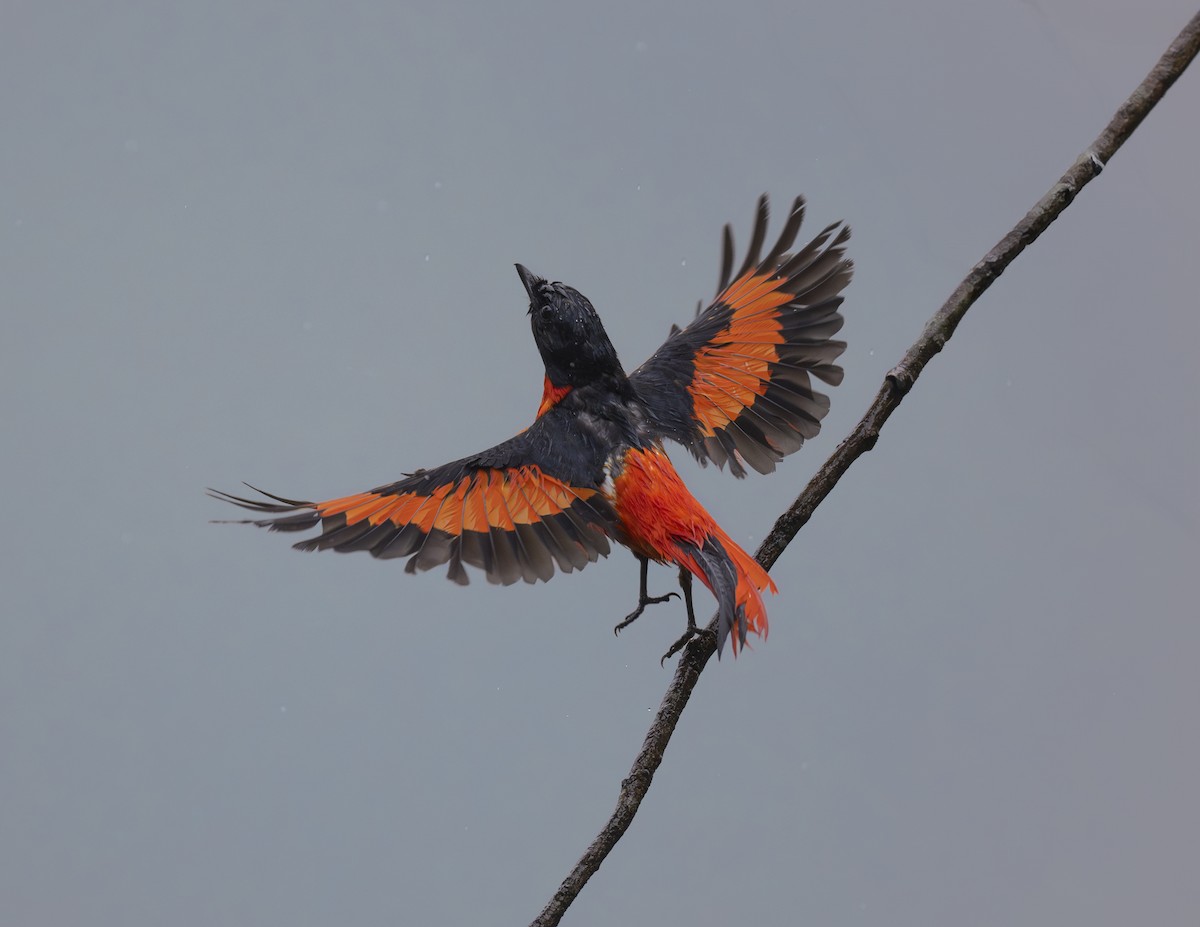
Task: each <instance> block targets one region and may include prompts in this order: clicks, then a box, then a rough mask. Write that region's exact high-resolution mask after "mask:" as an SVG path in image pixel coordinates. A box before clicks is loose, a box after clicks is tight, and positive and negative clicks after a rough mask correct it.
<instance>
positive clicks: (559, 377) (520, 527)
mask: <svg viewBox="0 0 1200 927" xmlns="http://www.w3.org/2000/svg"><path fill="white" fill-rule="evenodd" d="M767 216H768V210H767V198H766V197H765V196H764V197H762V198H761V199H760V200H759V203H758V211H757V215H756V219H755V223H754V231H753V234H752V236H751V243H750V247H749V249H748V252H747V254H746V258H745V260H743V262H742V264H741V266H740V267H739V268H738V270H737V272H736V273H734V272H733V259H734V251H733V237H732V233H731V231H730V229H729V227H728V226H726V227H725V235H724V242H723V244H724V247H723V262H722V270H721V277H720V283H719V284H718V287H717V297H716V299H715V300H714V301H713V303H712V304H711V305H710V306H709V307H708V308H707V309H704V310H703V311H702V312H699V313H698V314H697V316H696V318H695V319H694V320H693V321H692V323H691V324H690V325H688V326H687V327H686V328H684V329H678V328H676V329H673V331H672V333H671V335H670V337H669V338H668V339H667V341H666V342H665V343H664V344H663V345H662V347H660V348H659V349H658V351H656V352H655V354H654V356H653V357H651V358H650V359H649V360H648V361H646V363H644V364H642V366H641V367H639V368H638V369H637V370H635V371H633V373H631V374H628V375H626V373H625V371H624V369H623V368H622V366H621V363H620V361H619V360H618V359H617V352H616V350H615V349H614V348H613V345H612V342H611V341H610V340H609V337H608V334H607V333H606V332H605V330H604V326H603V325H602V324H601V323H600V317H599V316H598V315H597V314H596V310H595V309H593V308H592V304H591V303H590V302H588V300H587V299H586V298H585V297H584V296H583V295H582V294H581V293H580V292H579V291H578V290H575V289H573V288H571V287H569V286H566V285H565V284H562V283H552V282H550V281H548V280H545V279H543V278H541V277H538V276H536V275H535V274H533V273H531V272H530V271H529V270H527V269H526V268H524V267H522V266H521V265H520V264H518V265H517V273H518V274H519V275H520V278H521V282H522V283H523V284H524V286H525V290H526V292H527V293H528V294H529V315H530V319H531V324H532V328H533V337H534V340H535V341H536V342H537V346H538V350H539V351H540V352H541V356H542V360H543V362H544V363H545V368H546V371H545V380H544V388H543V395H542V401H541V405H540V406H539V407H538V410H537V418H536V420H535V421H534V423H533V424H532V425H531V426H530V427H529V428H528V429H527V430H525V431H523V432H522V433H521V434H519V435H517V436H516V437H514V438H512V439H510V440H508V441H505V442H504V443H502V444H498V445H496V446H495V447H493V448H491V449H489V450H486V451H483V452H481V453H478V454H474V455H472V456H470V457H464V458H462V459H461V460H457V461H454V462H453V463H448V464H444V465H443V466H440V467H435V468H433V469H429V470H418V471H417V472H415V473H412V474H410V475H408V476H406V477H405V478H404V479H402V480H399V481H398V482H395V483H389V484H388V485H386V486H379V487H377V488H375V489H372V490H369V491H367V492H362V493H356V494H354V495H350V496H343V497H340V498H337V499H330V500H328V501H325V502H300V501H296V500H292V499H284V498H282V497H279V496H274V495H271V494H270V493H263V495H264V496H265V497H267V499H269V500H271V501H266V500H261V501H255V500H251V499H245V498H241V497H238V496H232V495H229V494H227V493H217V492H215V493H214V495H216V496H217V497H218V498H221V499H224V500H226V501H228V502H233V503H234V504H236V505H239V506H242V507H243V508H247V509H251V510H252V511H254V512H257V513H259V514H261V515H268V516H270V517H265V518H258V519H249V520H247V521H249V522H250V523H252V524H256V525H261V526H264V527H268V528H270V529H272V530H274V531H302V530H305V529H308V528H313V527H317V526H319V527H320V533H319V534H317V535H316V536H314V537H310V538H307V539H305V540H302V541H300V542H298V543H297V544H296V545H295V546H296V547H297V548H299V549H300V550H323V549H326V548H332V549H334V550H338V551H352V550H366V551H370V552H371V554H372V555H374V556H376V557H379V558H383V559H388V558H393V557H407V558H408V563H407V566H406V569H407V571H408V572H414V571H416V570H427V569H429V568H430V567H435V566H439V565H441V564H445V563H448V564H449V577H450V579H452V580H454V581H455V582H458V583H466V582H467V571H466V569H465V565H467V564H469V565H471V566H474V567H478V568H479V569H481V570H483V571H484V573H485V574H486V575H487V578H488V580H489V581H491V582H495V583H504V584H509V583H514V582H516V581H517V580H520V579H523V580H525V581H526V582H531V583H532V582H536V581H537V580H539V579H540V580H547V579H549V578H550V577H551V576H552V575H553V574H554V571H555V568H556V567H557V568H558V569H560V570H562V571H563V572H568V573H569V572H570V571H571V570H574V569H580V568H582V567H584V566H586V565H587V564H588V563H589V562H592V561H594V560H596V559H597V558H599V557H601V556H604V555H606V554H608V552H609V541H610V540H615V541H618V542H620V543H621V544H624V545H625V546H627V547H628V548H629V549H630V550H632V551H633V553H634V556H636V557H637V558H638V560H639V561H640V567H641V579H640V588H639V595H638V605H637V608H636V609H635V610H634V611H633V612H632V613H631V614H630V615H629V616H628V617H627V618H626V620H625V621H623V622H621V623H620V624H619V625H618V626H617V630H620V628H622V627H625V626H626V625H627V624H629V623H630V622H631V621H633V620H634V619H635V618H637V617H638V615H640V614H641V612H642V610H643V609H644V608H645V606H646V605H648V604H651V603H653V602H660V601H663V600H664V599H666V598H669V596H657V597H652V596H650V595H648V593H647V587H646V573H647V564H648V562H649V561H650V560H655V561H657V562H659V563H673V564H676V565H678V566H679V568H680V585H681V588H682V590H683V593H684V599H685V602H686V605H687V612H688V632H687V633H686V634H685V635H684V636H683V637H682V638H681V639H680V641H679V642H678V643H677V644H676V646H675V647H673V648H672V650H671V651H668V655H670V653H673V652H675V651H676V650H678V649H679V647H681V646H682V645H683V644H684V643H686V641H687V640H688V639H689V638H690V637H691V635H692V634H694V633H696V626H695V616H694V614H693V610H692V600H691V577H692V576H695V577H696V578H698V579H699V580H700V581H701V582H702V583H704V585H705V586H707V587H708V588H709V589H710V590H711V591H712V593H713V595H714V596H715V597H716V600H717V605H718V614H719V618H720V620H719V624H718V636H717V647H718V652H720V650H721V649H722V648H723V646H724V644H725V640H726V638H727V637H728V636H729V634H730V632H731V631H736V633H735V634H734V636H733V647H734V652H735V653H736V652H737V649H738V647H739V646H740V645H743V644H745V642H746V635H747V634H748V633H754V634H758V635H761V636H764V637H765V636H766V633H767V613H766V609H765V608H764V606H763V600H762V594H763V593H764V592H768V591H769V592H775V584H774V583H773V582H772V581H771V578H770V577H769V576H768V575H767V573H766V571H765V570H763V568H762V567H761V566H759V565H758V563H757V562H755V561H754V559H753V558H752V557H750V555H749V554H747V553H746V552H745V551H744V550H742V548H741V547H740V546H738V544H737V543H736V542H735V541H733V539H732V538H730V537H729V535H728V534H726V533H725V532H724V531H722V530H721V528H720V527H719V526H718V525H717V523H716V522H715V521H714V520H713V518H712V516H711V515H709V514H708V512H707V511H705V509H704V507H703V506H701V505H700V503H699V502H697V501H696V499H695V498H694V497H693V496H692V494H691V493H690V492H688V490H687V487H686V486H684V484H683V481H682V480H681V479H680V477H679V474H678V473H677V472H676V471H675V468H674V467H673V466H672V465H671V461H670V459H669V458H668V457H667V455H666V453H665V451H664V450H663V439H665V438H670V439H671V440H673V441H677V442H678V443H680V444H682V445H684V446H685V447H686V448H688V450H690V451H691V452H692V454H694V455H695V456H696V457H697V458H698V459H699V460H700V461H702V462H705V461H708V460H711V461H714V462H715V463H716V464H717V465H718V466H722V467H723V466H726V465H727V466H728V467H729V469H730V471H731V472H732V473H733V474H734V475H735V476H739V477H740V476H744V475H745V473H746V467H747V466H749V467H752V468H753V469H755V470H757V471H759V472H760V473H769V472H771V471H772V470H774V469H775V464H776V463H777V462H778V461H779V460H781V459H782V458H783V457H784V456H785V455H787V454H790V453H792V452H793V451H795V450H797V449H798V448H799V447H800V445H801V444H803V443H804V440H805V439H806V438H811V437H813V436H814V435H815V434H816V433H817V432H818V430H819V429H820V422H821V419H822V418H823V417H824V415H825V413H826V412H827V411H828V410H829V400H828V399H827V398H826V396H825V395H823V394H822V393H820V392H818V391H817V390H816V389H814V387H813V379H814V378H815V379H817V380H821V381H823V382H824V383H827V384H833V385H836V384H837V383H839V382H840V381H841V378H842V370H841V368H840V367H838V366H837V365H836V364H835V363H834V362H835V361H836V359H837V357H838V355H840V354H841V352H842V351H843V350H844V349H845V344H844V343H843V342H840V341H835V340H833V336H834V335H835V334H836V333H837V332H838V330H839V329H840V328H841V327H842V317H841V315H840V314H839V312H838V308H839V306H840V305H841V303H842V296H841V293H842V290H843V289H844V288H845V287H846V284H847V283H849V281H850V276H851V270H852V265H851V262H850V261H849V260H848V259H847V258H846V257H845V243H846V242H847V241H848V240H849V237H850V230H849V229H848V228H847V227H846V226H844V225H842V224H840V223H835V224H833V225H830V226H829V227H827V228H826V229H824V230H823V231H822V232H821V233H820V234H819V235H817V237H816V238H814V239H813V240H812V241H811V242H809V243H808V244H807V245H805V246H804V247H803V248H800V249H799V250H796V251H794V252H793V251H791V250H790V249H791V248H792V245H793V243H794V242H795V240H796V235H797V233H798V232H799V230H800V225H801V222H802V221H803V217H804V200H803V198H802V197H798V198H797V199H796V200H795V202H794V203H793V205H792V209H791V212H790V213H789V215H788V219H787V222H786V223H785V225H784V228H783V231H782V233H781V234H780V236H779V240H778V241H777V242H776V244H775V246H774V247H773V248H772V249H771V250H770V252H769V253H768V254H767V255H766V256H765V257H761V258H760V255H761V251H762V248H763V244H764V242H765V239H766V231H767Z"/></svg>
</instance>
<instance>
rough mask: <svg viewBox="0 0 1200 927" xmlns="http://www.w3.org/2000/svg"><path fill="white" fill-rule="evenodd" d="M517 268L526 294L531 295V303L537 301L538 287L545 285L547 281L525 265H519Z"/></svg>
mask: <svg viewBox="0 0 1200 927" xmlns="http://www.w3.org/2000/svg"><path fill="white" fill-rule="evenodd" d="M515 266H516V268H517V276H518V277H520V278H521V283H522V284H524V286H525V292H526V293H528V294H529V299H530V301H531V302H533V301H536V300H537V288H538V285H539V284H542V283H545V282H546V281H545V279H544V278H542V277H539V276H538V275H537V274H535V273H533V271H531V270H530V269H529V268H528V267H526V266H525V265H524V264H517V265H515Z"/></svg>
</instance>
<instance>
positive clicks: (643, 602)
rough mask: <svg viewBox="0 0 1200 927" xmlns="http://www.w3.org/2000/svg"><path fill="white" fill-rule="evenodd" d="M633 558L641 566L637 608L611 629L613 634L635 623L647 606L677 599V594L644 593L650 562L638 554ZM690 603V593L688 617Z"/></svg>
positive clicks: (690, 609)
mask: <svg viewBox="0 0 1200 927" xmlns="http://www.w3.org/2000/svg"><path fill="white" fill-rule="evenodd" d="M635 556H637V558H638V562H639V563H641V565H642V580H641V585H640V587H639V589H638V604H637V608H635V609H634V610H633V611H632V612H630V613H629V614H628V615H627V616H626V617H625V620H624V621H622V622H621V623H620V624H619V625H617V626H616V627H615V628H613V634H620V633H621V629H622V628H627V627H629V626H630V625H631V624H633V623H634V622H635V621H637V620H638V618H639V617H640V616H641V614H642V611H643V610H644V609H645V608H646V606H647V605H657V604H658V603H659V602H665V601H667V599H669V598H671V596H675V597H676V598H678V597H679V593H678V592H668V593H667V594H666V595H654V596H652V595H650V593H649V592H647V591H646V574H647V573H648V572H649V570H650V561H649V560H647V559H646V558H645V557H643V556H641V555H640V554H637V555H635ZM688 578H689V579H690V578H691V577H690V576H689V577H688ZM691 601H692V600H691V593H690V592H689V593H688V615H689V616H690V615H691V612H692V606H691Z"/></svg>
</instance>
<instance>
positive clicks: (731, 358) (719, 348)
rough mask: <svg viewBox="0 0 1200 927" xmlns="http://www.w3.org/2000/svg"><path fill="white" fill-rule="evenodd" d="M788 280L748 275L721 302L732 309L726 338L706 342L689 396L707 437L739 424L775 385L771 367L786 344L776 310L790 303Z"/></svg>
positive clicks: (690, 385)
mask: <svg viewBox="0 0 1200 927" xmlns="http://www.w3.org/2000/svg"><path fill="white" fill-rule="evenodd" d="M785 282H786V281H785V280H783V279H781V278H779V277H775V278H774V279H772V276H771V275H770V274H754V273H752V274H747V275H746V276H745V277H743V278H742V279H741V280H739V281H737V282H736V283H734V284H733V286H731V287H730V288H729V289H728V290H727V291H726V292H725V293H724V294H722V297H721V301H722V302H724V303H725V304H726V305H728V306H729V307H730V308H731V309H732V310H733V315H732V317H731V318H730V323H729V328H728V330H727V333H726V334H725V335H723V337H724V338H727V339H728V340H723V341H721V342H719V343H716V344H712V343H710V344H707V345H705V346H704V347H703V348H701V349H700V350H699V351H697V352H696V356H695V361H694V363H695V374H694V377H693V379H692V382H691V384H689V386H688V393H689V394H690V395H691V397H692V408H693V410H694V413H695V416H696V419H697V421H698V423H699V425H700V433H701V434H702V435H703V436H704V437H706V438H708V437H712V436H713V435H714V434H715V433H716V431H717V429H719V428H725V427H726V426H728V425H729V424H731V423H732V422H734V421H736V420H737V418H738V416H740V415H741V414H742V412H743V411H744V410H745V409H746V408H747V407H749V406H753V405H754V403H755V402H757V401H758V399H759V397H761V396H764V395H765V394H766V392H767V387H768V386H769V385H770V383H771V365H772V364H774V363H778V362H779V359H780V358H779V349H778V346H779V345H782V344H783V343H784V337H783V324H782V323H781V322H780V320H779V314H778V313H777V312H775V311H774V310H775V309H777V308H778V307H780V306H783V305H785V304H787V303H788V302H790V301H791V299H792V295H791V294H790V293H787V292H784V291H783V290H782V289H781V287H782V286H783V284H784V283H785Z"/></svg>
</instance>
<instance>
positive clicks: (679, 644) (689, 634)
mask: <svg viewBox="0 0 1200 927" xmlns="http://www.w3.org/2000/svg"><path fill="white" fill-rule="evenodd" d="M706 634H711V635H712V636H713V637H716V636H717V632H716V631H711V630H709V629H708V628H698V627H696V626H695V625H694V624H689V625H688V629H687V630H686V631H684V632H683V636H681V637H680V638H679V640H677V641H676V642H675V643H673V644H672V645H671V649H670V650H668V651H667V652H666V653H664V654H663V655H662V659H661V660H659V661H658V665H659V666H666V665H667V661H668V660H669V659H671V657H673V656H675V654H677V653H679V651H681V650H682V649H683V648H684V647H686V646H687V645H688V644H689V643H691V641H692V638H694V637H703V636H704V635H706Z"/></svg>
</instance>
